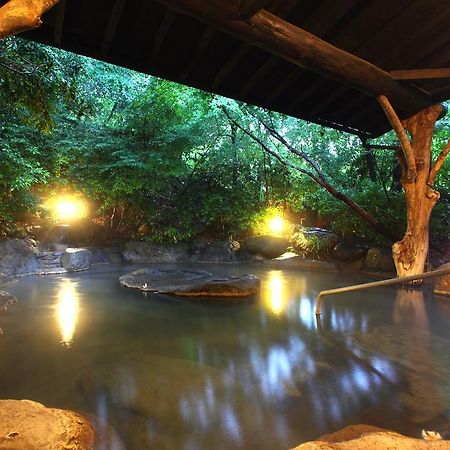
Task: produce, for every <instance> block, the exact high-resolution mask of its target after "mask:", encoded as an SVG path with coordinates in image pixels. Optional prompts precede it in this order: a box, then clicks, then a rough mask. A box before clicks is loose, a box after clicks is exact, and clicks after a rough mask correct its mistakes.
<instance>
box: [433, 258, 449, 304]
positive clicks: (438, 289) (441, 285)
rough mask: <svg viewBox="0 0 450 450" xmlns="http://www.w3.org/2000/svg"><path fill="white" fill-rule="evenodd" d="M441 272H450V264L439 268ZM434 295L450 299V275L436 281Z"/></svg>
mask: <svg viewBox="0 0 450 450" xmlns="http://www.w3.org/2000/svg"><path fill="white" fill-rule="evenodd" d="M439 270H449V271H450V263H447V264H444V265H442V266H441V267H439ZM434 293H435V294H438V295H445V296H448V297H450V273H449V274H447V275H443V276H442V277H439V278H437V279H436V285H435V287H434Z"/></svg>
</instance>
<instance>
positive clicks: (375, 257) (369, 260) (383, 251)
mask: <svg viewBox="0 0 450 450" xmlns="http://www.w3.org/2000/svg"><path fill="white" fill-rule="evenodd" d="M365 263H366V266H367V267H368V268H369V269H371V270H381V271H382V272H395V264H394V260H393V259H392V251H391V249H389V248H385V247H372V248H370V249H369V250H368V251H367V254H366V261H365Z"/></svg>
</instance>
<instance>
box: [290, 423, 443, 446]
mask: <svg viewBox="0 0 450 450" xmlns="http://www.w3.org/2000/svg"><path fill="white" fill-rule="evenodd" d="M427 449H430V450H435V449H436V450H438V449H439V450H441V449H442V450H444V449H445V450H450V441H441V440H438V441H428V440H423V439H416V438H412V437H407V436H403V435H401V434H398V433H395V432H393V431H389V430H385V429H383V428H378V427H373V426H371V425H353V426H349V427H346V428H343V429H342V430H339V431H337V432H335V433H332V434H326V435H325V436H321V437H320V438H319V439H317V441H312V442H306V443H304V444H301V445H299V446H298V447H295V449H293V450H427Z"/></svg>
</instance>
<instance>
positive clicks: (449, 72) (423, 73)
mask: <svg viewBox="0 0 450 450" xmlns="http://www.w3.org/2000/svg"><path fill="white" fill-rule="evenodd" d="M391 75H392V78H393V79H394V80H429V79H433V78H450V68H448V67H447V68H441V69H411V70H391Z"/></svg>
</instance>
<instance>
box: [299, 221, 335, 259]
mask: <svg viewBox="0 0 450 450" xmlns="http://www.w3.org/2000/svg"><path fill="white" fill-rule="evenodd" d="M336 243H337V236H336V235H335V234H334V233H332V232H331V231H328V230H325V229H323V228H316V227H303V226H297V227H296V229H295V231H294V233H293V234H292V236H291V245H292V248H293V250H294V251H295V253H297V254H298V255H301V256H303V257H305V258H315V259H328V258H330V257H331V255H332V252H333V248H334V246H335V245H336Z"/></svg>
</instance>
